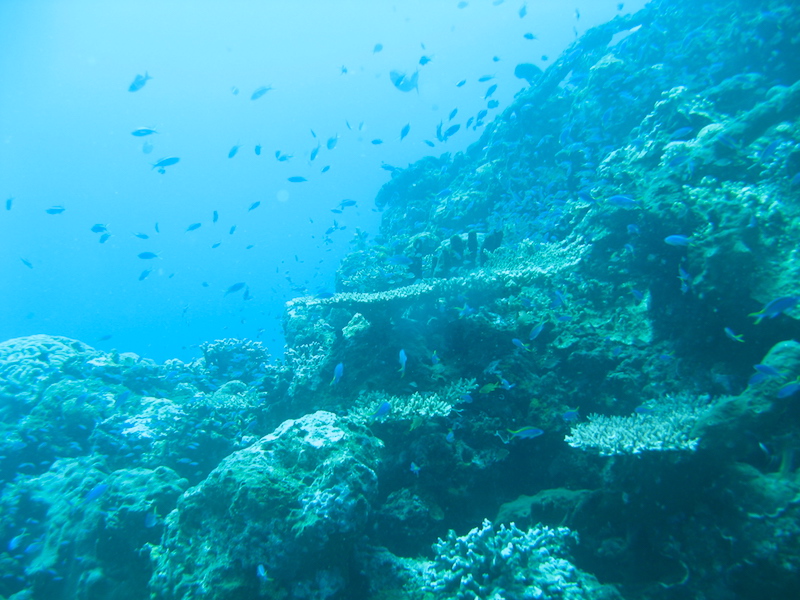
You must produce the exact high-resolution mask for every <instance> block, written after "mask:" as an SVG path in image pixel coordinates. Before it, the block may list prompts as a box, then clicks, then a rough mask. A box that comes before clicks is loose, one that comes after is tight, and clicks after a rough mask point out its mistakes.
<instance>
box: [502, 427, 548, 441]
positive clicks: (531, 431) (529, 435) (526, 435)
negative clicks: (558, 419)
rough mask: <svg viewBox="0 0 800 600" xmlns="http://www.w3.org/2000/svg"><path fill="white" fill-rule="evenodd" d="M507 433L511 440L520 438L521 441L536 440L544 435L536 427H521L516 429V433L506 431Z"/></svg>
mask: <svg viewBox="0 0 800 600" xmlns="http://www.w3.org/2000/svg"><path fill="white" fill-rule="evenodd" d="M506 431H507V432H508V433H510V434H511V437H512V438H520V439H523V440H532V439H533V438H537V437H539V436H540V435H542V434H543V433H544V431H542V430H541V429H539V428H538V427H530V426H528V427H522V428H521V429H517V430H516V431H512V430H511V429H506Z"/></svg>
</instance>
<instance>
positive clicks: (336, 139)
mask: <svg viewBox="0 0 800 600" xmlns="http://www.w3.org/2000/svg"><path fill="white" fill-rule="evenodd" d="M337 143H339V136H338V135H334V136H331V137H329V138H328V141H327V142H325V147H326V148H327V149H328V150H333V149H334V148H336V144H337Z"/></svg>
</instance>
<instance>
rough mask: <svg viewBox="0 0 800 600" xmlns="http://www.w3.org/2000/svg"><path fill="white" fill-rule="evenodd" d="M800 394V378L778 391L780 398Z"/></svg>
mask: <svg viewBox="0 0 800 600" xmlns="http://www.w3.org/2000/svg"><path fill="white" fill-rule="evenodd" d="M797 392H800V378H798V379H795V380H794V381H792V382H791V383H787V384H786V385H784V386H783V387H782V388H780V389H779V390H778V398H788V397H789V396H794V395H795V394H796V393H797Z"/></svg>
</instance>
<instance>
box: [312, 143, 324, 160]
mask: <svg viewBox="0 0 800 600" xmlns="http://www.w3.org/2000/svg"><path fill="white" fill-rule="evenodd" d="M321 147H322V146H320V145H319V144H317V146H316V147H315V148H312V149H311V156H309V159H310V160H314V159H315V158H317V154H319V149H320V148H321Z"/></svg>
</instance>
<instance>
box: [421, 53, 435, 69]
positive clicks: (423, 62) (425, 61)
mask: <svg viewBox="0 0 800 600" xmlns="http://www.w3.org/2000/svg"><path fill="white" fill-rule="evenodd" d="M431 60H432V59H431V57H430V56H424V55H423V56H421V57H420V59H419V64H420V65H422V66H423V67H424V66H425V65H427V64H428V63H429V62H431Z"/></svg>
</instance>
